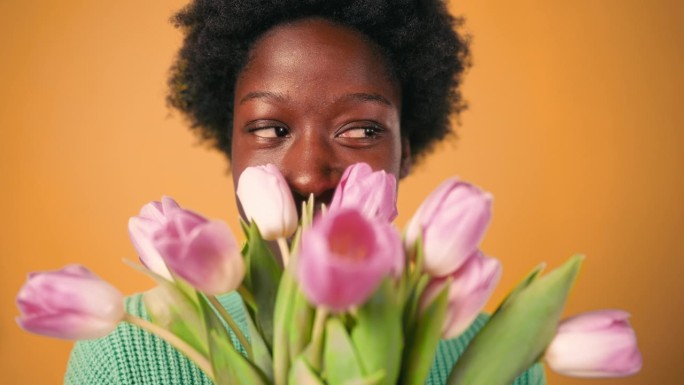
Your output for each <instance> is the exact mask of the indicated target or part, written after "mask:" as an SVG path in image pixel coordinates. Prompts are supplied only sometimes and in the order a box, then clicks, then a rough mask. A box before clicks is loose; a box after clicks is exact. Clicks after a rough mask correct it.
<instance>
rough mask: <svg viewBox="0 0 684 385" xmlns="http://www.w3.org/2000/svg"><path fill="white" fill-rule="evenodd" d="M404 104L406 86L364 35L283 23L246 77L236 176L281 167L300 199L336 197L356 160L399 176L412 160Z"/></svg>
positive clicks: (256, 51) (257, 50)
mask: <svg viewBox="0 0 684 385" xmlns="http://www.w3.org/2000/svg"><path fill="white" fill-rule="evenodd" d="M400 102H401V93H400V89H399V86H398V84H397V82H396V81H394V80H393V79H392V78H391V77H390V74H389V71H387V68H386V65H385V62H384V60H383V58H382V57H381V55H380V54H379V53H378V51H377V49H376V48H375V47H374V46H373V45H372V44H370V43H368V42H367V41H366V40H364V38H363V36H362V35H361V34H360V33H358V32H356V31H355V30H353V29H349V28H347V27H343V26H340V25H337V24H333V23H331V22H329V21H326V20H323V19H305V20H302V21H297V22H295V23H292V24H287V25H281V26H277V27H275V28H273V29H272V30H270V31H269V32H267V33H266V34H265V35H264V36H263V37H262V38H260V40H258V41H257V43H256V44H255V46H254V47H253V49H252V51H251V57H250V61H249V63H248V64H247V66H246V68H245V69H244V70H243V72H242V73H241V74H240V75H239V78H238V81H237V85H236V89H235V112H234V120H233V142H232V155H231V168H232V174H233V180H234V182H235V184H236V185H237V181H238V178H239V176H240V174H241V173H242V171H243V170H244V169H245V168H246V167H249V166H256V165H262V164H266V163H273V164H275V165H276V166H277V167H278V168H279V169H280V171H281V172H282V174H283V175H284V177H285V179H286V180H287V182H288V184H289V185H290V188H291V189H292V192H293V195H294V196H295V200H296V201H297V202H299V201H301V200H303V199H306V198H307V197H308V196H309V194H311V193H313V194H314V196H315V197H316V199H317V201H318V202H319V203H329V201H330V199H331V198H332V195H333V192H334V190H335V186H336V185H337V182H338V181H339V179H340V176H341V175H342V173H343V172H344V170H345V168H346V167H347V166H349V165H350V164H353V163H357V162H366V163H368V164H369V165H370V166H371V167H372V168H373V169H375V170H385V171H387V172H389V173H392V174H394V175H395V176H396V177H397V178H399V177H400V173H401V171H402V170H407V167H408V164H409V157H408V154H409V148H408V144H407V143H408V142H407V141H403V142H404V145H403V146H402V138H401V135H400V115H401V114H400V112H401V105H400ZM402 147H403V148H402ZM402 163H403V165H402ZM298 206H299V205H298Z"/></svg>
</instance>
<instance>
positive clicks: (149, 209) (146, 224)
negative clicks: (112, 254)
mask: <svg viewBox="0 0 684 385" xmlns="http://www.w3.org/2000/svg"><path fill="white" fill-rule="evenodd" d="M179 209H180V206H178V203H176V201H174V200H173V198H170V197H167V196H165V197H162V200H161V202H157V201H154V202H150V203H148V204H146V205H145V206H143V208H142V209H140V214H138V216H135V217H132V218H131V219H129V220H128V234H129V235H130V237H131V241H132V242H133V246H134V247H135V250H136V251H137V252H138V257H139V258H140V262H142V264H143V265H145V267H147V268H148V269H150V270H151V271H152V272H154V273H156V274H157V275H160V276H162V277H164V278H166V279H168V280H171V279H172V278H171V273H169V269H167V268H166V265H165V264H164V260H163V259H162V257H161V256H160V255H159V252H158V251H157V249H155V248H154V246H153V245H152V243H151V240H152V234H154V232H155V231H157V230H159V229H160V228H161V227H163V226H164V224H166V222H167V220H168V216H169V214H170V213H172V212H173V211H175V210H179Z"/></svg>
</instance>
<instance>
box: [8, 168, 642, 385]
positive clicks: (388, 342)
mask: <svg viewBox="0 0 684 385" xmlns="http://www.w3.org/2000/svg"><path fill="white" fill-rule="evenodd" d="M237 195H238V198H239V200H240V203H241V206H242V208H243V210H244V214H245V218H246V219H247V220H248V221H246V222H241V224H242V229H243V231H244V235H245V238H246V242H245V244H244V245H243V246H242V247H240V246H239V245H238V242H237V241H236V240H235V238H234V236H233V235H232V233H231V231H230V230H229V228H228V226H227V225H226V224H225V223H223V222H221V221H214V220H208V219H206V218H204V217H202V216H200V215H198V214H196V213H193V212H191V211H189V210H185V209H183V208H181V207H180V206H179V205H178V204H177V203H176V202H175V201H174V200H173V199H171V198H168V197H164V198H163V199H162V200H161V202H152V203H150V204H148V205H146V206H144V207H143V208H142V210H141V211H140V214H139V215H138V216H136V217H133V218H131V220H130V222H129V230H130V235H131V239H132V240H133V243H134V246H135V248H136V250H137V251H138V254H139V256H140V259H141V261H142V263H143V265H144V266H140V265H134V264H132V266H134V267H135V268H136V269H138V270H140V271H142V272H144V273H145V274H147V275H149V276H151V277H152V278H153V279H154V280H155V281H156V283H157V286H156V287H155V288H154V289H153V290H151V291H149V292H147V293H145V295H144V301H145V304H146V307H147V310H148V314H149V315H150V320H145V319H141V318H138V317H135V316H132V315H130V314H126V313H125V312H124V308H123V305H122V297H121V294H120V293H119V292H118V291H117V290H116V289H115V288H113V287H112V286H110V285H109V284H107V283H106V282H104V281H102V280H100V279H99V278H98V277H97V276H95V275H94V274H93V273H91V272H90V271H88V270H87V269H86V268H84V267H82V266H78V265H70V266H67V267H65V268H64V269H62V270H60V271H56V272H43V273H34V274H32V275H31V276H30V278H29V281H28V282H27V283H26V284H25V286H24V287H23V288H22V289H21V291H20V293H19V296H18V305H19V308H20V310H21V311H22V315H21V316H20V317H18V322H19V324H20V325H21V326H22V327H23V328H24V329H26V330H29V331H32V332H35V333H39V334H44V335H49V336H53V337H61V338H69V339H88V338H97V337H101V336H104V335H106V334H108V333H109V332H111V331H112V330H113V329H114V328H115V327H116V325H117V324H118V323H119V322H121V321H126V322H130V323H133V324H135V325H137V326H139V327H141V328H144V329H146V330H148V331H150V332H152V333H154V334H156V335H158V336H160V337H161V338H163V339H165V340H166V341H167V342H168V343H170V344H171V345H173V346H174V347H175V348H177V349H178V350H180V351H181V352H183V353H184V354H186V355H187V356H188V357H189V358H190V359H191V360H192V361H194V362H195V363H196V364H197V365H198V366H199V367H200V368H201V369H202V370H203V371H204V372H205V373H206V374H207V376H209V378H211V379H212V380H213V381H214V382H215V383H216V384H218V385H222V384H245V385H247V384H248V385H259V384H264V385H266V384H275V385H285V384H330V385H337V384H340V385H342V384H368V385H371V384H388V385H393V384H423V383H424V382H425V379H426V377H427V375H428V373H429V370H430V367H431V365H432V361H433V358H434V356H435V352H436V350H437V345H438V343H439V341H440V339H442V338H445V339H446V338H452V337H455V336H458V335H459V334H461V333H462V332H463V331H464V330H466V329H467V328H468V327H469V325H470V324H471V323H472V322H473V320H475V318H476V317H477V316H478V314H479V313H480V312H481V310H482V308H483V307H484V305H485V303H486V301H487V299H488V297H489V296H490V294H491V293H492V291H493V289H494V287H495V285H496V284H497V282H498V280H499V277H500V274H501V265H500V263H499V261H497V260H496V259H494V258H491V257H487V256H485V255H484V254H483V253H482V252H481V251H480V250H479V245H480V242H481V240H482V238H483V235H484V233H485V230H486V227H487V225H488V223H489V219H490V210H491V196H490V195H489V194H487V193H485V192H483V191H481V190H480V189H479V188H477V187H475V186H473V185H470V184H468V183H465V182H462V181H459V180H458V179H456V178H453V179H449V180H446V181H445V182H443V183H442V184H441V185H440V186H439V187H438V188H437V189H436V190H435V191H434V192H433V193H432V194H431V195H430V196H429V197H428V198H427V199H426V200H425V202H424V203H423V204H422V206H421V207H420V208H419V209H418V211H417V212H416V214H415V215H414V216H413V218H412V219H411V221H410V222H409V224H408V226H407V227H406V230H405V232H404V234H403V236H402V235H400V233H399V232H398V231H397V229H396V228H395V227H393V225H392V224H391V221H392V220H393V219H394V218H395V217H396V214H397V211H396V181H395V179H394V177H393V176H392V175H388V174H386V173H385V172H384V171H375V172H374V171H372V170H371V168H370V167H369V166H368V165H366V164H363V163H360V164H355V165H352V166H350V167H349V168H348V169H347V170H346V171H345V173H344V175H343V176H342V179H341V182H340V183H339V185H338V187H337V189H336V191H335V194H334V197H333V199H332V201H331V203H330V205H329V207H325V206H323V207H319V208H314V201H313V198H311V199H309V201H308V202H304V203H303V204H302V207H301V208H299V212H298V210H297V207H295V204H294V201H293V198H292V195H291V192H290V189H289V188H288V186H287V184H286V182H285V180H284V178H283V177H282V175H281V174H280V173H279V172H278V170H277V168H276V167H275V166H273V165H265V166H258V167H251V168H248V169H246V170H245V171H244V173H243V174H242V175H241V177H240V179H239V183H238V187H237ZM581 261H582V257H581V256H575V257H572V258H571V259H570V260H569V261H568V262H567V263H566V264H565V265H563V266H561V267H560V268H558V269H556V270H554V271H552V272H550V273H548V274H546V275H545V276H541V271H542V267H539V268H536V269H534V270H533V271H532V272H531V273H530V274H529V275H528V276H527V277H526V278H524V279H523V280H522V282H521V283H520V284H519V285H518V286H517V287H515V288H514V289H513V290H512V291H511V292H510V294H509V295H508V297H507V298H506V299H505V300H504V301H503V302H502V303H501V304H500V305H499V306H498V309H497V310H496V311H495V312H494V314H493V315H492V316H491V318H489V320H488V322H487V323H486V325H485V326H484V327H483V328H482V329H481V330H480V332H479V333H478V334H477V335H476V337H475V338H474V339H473V341H472V342H471V343H470V345H469V347H468V348H467V350H466V352H465V353H464V354H463V355H462V356H461V357H460V358H459V360H458V361H457V362H456V364H455V366H454V367H453V368H452V370H451V372H450V376H449V379H448V383H449V384H462V385H481V384H489V385H497V384H500V385H507V384H509V383H511V382H512V381H513V380H514V379H515V378H516V377H517V376H518V375H519V374H520V373H522V372H523V371H525V370H526V369H527V368H528V367H529V366H530V365H532V364H533V363H535V362H537V361H539V360H541V359H543V358H545V360H546V362H547V363H548V364H549V366H550V367H551V368H552V369H554V370H556V371H559V372H561V373H565V374H569V375H575V376H588V377H611V376H624V375H628V374H632V373H635V372H636V371H638V370H639V368H640V366H641V356H640V354H639V351H638V349H637V347H636V339H635V335H634V331H633V330H632V329H631V327H630V326H629V323H628V322H627V318H628V314H626V313H625V312H622V311H617V310H604V311H597V312H592V313H586V314H583V315H580V316H577V317H574V318H571V319H568V320H566V321H563V322H560V317H561V312H562V309H563V307H564V303H565V300H566V297H567V295H568V292H569V290H570V287H571V285H572V283H573V281H574V279H575V277H576V275H577V273H578V270H579V267H580V264H581ZM234 290H237V291H238V292H239V293H240V295H241V298H242V300H243V303H244V306H245V308H246V313H247V323H248V330H247V332H245V331H243V330H242V329H241V328H240V327H238V326H237V325H236V322H235V321H234V319H233V316H232V315H231V314H229V313H228V312H227V311H226V310H225V309H224V307H223V306H221V304H220V303H219V301H218V300H217V297H216V296H217V295H219V294H222V293H226V292H230V291H234ZM559 322H560V324H559ZM233 341H237V342H233Z"/></svg>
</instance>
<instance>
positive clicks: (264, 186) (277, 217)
mask: <svg viewBox="0 0 684 385" xmlns="http://www.w3.org/2000/svg"><path fill="white" fill-rule="evenodd" d="M236 193H237V196H238V199H239V200H240V204H241V205H242V209H243V210H244V212H245V215H246V216H247V218H246V219H247V220H249V221H254V222H256V224H257V226H258V227H259V231H260V232H261V236H262V237H263V238H264V239H266V240H269V241H272V240H275V239H278V238H287V237H289V236H291V235H292V234H293V233H294V232H295V230H296V229H297V221H298V218H297V208H296V207H295V203H294V199H293V198H292V192H291V191H290V187H289V186H288V185H287V182H286V181H285V178H283V175H282V174H281V173H280V171H278V168H277V167H276V166H274V165H272V164H267V165H264V166H256V167H247V168H246V169H245V171H243V172H242V174H240V179H239V180H238V186H237V191H236Z"/></svg>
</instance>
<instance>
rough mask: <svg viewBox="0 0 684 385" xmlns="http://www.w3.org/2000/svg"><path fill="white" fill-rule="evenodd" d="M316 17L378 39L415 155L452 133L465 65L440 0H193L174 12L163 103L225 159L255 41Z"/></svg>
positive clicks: (463, 46)
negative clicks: (177, 35)
mask: <svg viewBox="0 0 684 385" xmlns="http://www.w3.org/2000/svg"><path fill="white" fill-rule="evenodd" d="M308 17H321V18H325V19H327V20H330V21H332V22H335V23H338V24H341V25H344V26H348V27H351V28H354V29H356V30H358V31H360V32H361V33H363V34H364V35H366V36H367V37H368V38H369V39H370V40H371V41H373V42H374V43H375V44H377V45H378V46H379V47H380V49H381V51H382V53H383V54H384V55H385V57H386V59H387V63H389V66H390V68H389V70H390V72H391V73H393V74H394V75H395V77H396V78H397V80H398V82H399V84H400V86H401V92H402V111H401V133H402V137H404V138H408V140H409V143H410V144H411V155H412V156H413V158H414V160H416V159H418V158H420V157H421V156H422V155H425V154H426V153H427V152H429V150H430V149H431V148H432V146H433V145H434V143H436V142H437V141H439V140H441V139H443V138H444V137H445V136H446V135H447V134H449V133H450V132H451V129H450V128H451V124H450V118H451V117H456V118H457V117H458V115H459V113H460V112H461V111H462V110H463V109H464V108H465V103H464V101H463V99H462V97H461V93H460V90H459V85H460V83H461V78H462V75H463V73H464V71H465V69H467V68H468V66H469V65H470V51H469V38H468V36H467V35H463V34H460V33H459V32H458V30H459V29H460V28H459V27H461V26H462V23H463V20H462V19H461V18H454V17H453V16H451V15H450V14H449V13H448V11H447V9H446V5H445V4H444V2H443V1H442V0H194V1H193V2H192V3H191V4H189V5H187V6H186V7H185V8H183V9H182V10H181V11H180V12H178V13H177V14H176V15H175V16H174V17H173V18H172V22H173V23H174V25H175V26H176V27H178V28H180V29H182V30H183V32H184V33H185V39H184V42H183V46H182V47H181V49H180V51H179V52H178V55H177V57H176V59H175V61H174V63H173V65H172V67H171V72H170V76H169V81H168V82H169V88H170V90H169V94H168V97H167V100H168V103H169V104H170V105H171V106H172V107H174V108H176V109H178V110H180V111H181V112H182V113H184V114H185V115H186V117H187V118H188V119H189V121H190V123H191V127H192V128H194V129H196V130H198V131H199V133H200V135H201V136H202V138H203V139H206V140H209V141H211V142H212V144H214V145H215V146H216V147H217V148H218V149H219V150H221V151H222V152H223V153H224V154H226V156H227V157H228V158H229V159H230V151H231V139H232V138H231V137H232V121H233V103H234V101H233V97H234V92H235V83H236V81H237V78H238V76H239V74H240V72H241V71H242V70H243V69H244V67H245V65H246V64H247V61H248V58H249V52H250V48H251V47H252V46H253V44H254V43H255V41H257V40H258V38H259V37H260V36H261V35H262V34H263V33H264V32H266V31H268V30H269V29H271V28H273V27H274V26H276V25H279V24H283V23H288V22H292V21H295V20H298V19H303V18H308Z"/></svg>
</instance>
